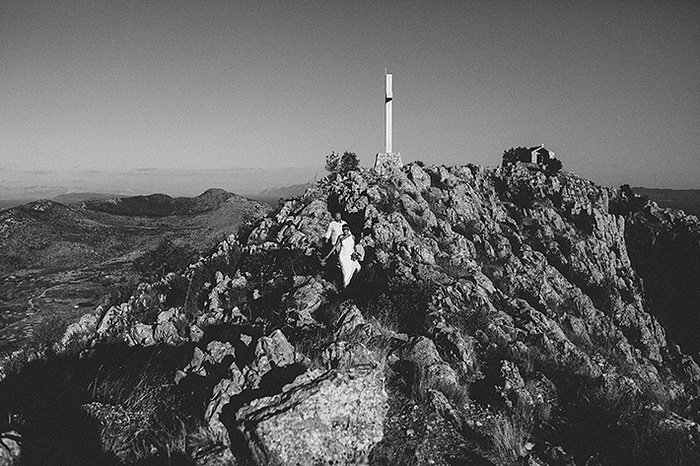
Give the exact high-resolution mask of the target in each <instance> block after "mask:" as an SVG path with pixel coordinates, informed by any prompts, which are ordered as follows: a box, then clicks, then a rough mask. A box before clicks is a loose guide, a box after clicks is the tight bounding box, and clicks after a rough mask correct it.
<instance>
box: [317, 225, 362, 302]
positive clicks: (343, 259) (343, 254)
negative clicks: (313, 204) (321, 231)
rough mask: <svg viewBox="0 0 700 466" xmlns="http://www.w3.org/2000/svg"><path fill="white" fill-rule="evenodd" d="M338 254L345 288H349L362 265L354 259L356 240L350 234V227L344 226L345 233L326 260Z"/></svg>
mask: <svg viewBox="0 0 700 466" xmlns="http://www.w3.org/2000/svg"><path fill="white" fill-rule="evenodd" d="M334 252H337V253H338V262H340V270H341V271H342V272H343V288H347V286H348V285H349V284H350V280H352V276H353V275H354V274H355V272H357V271H359V270H360V268H361V266H360V263H359V262H358V261H357V260H356V259H355V258H354V257H353V255H354V253H355V238H354V237H353V236H352V233H351V232H350V227H349V226H347V225H343V233H342V234H341V235H340V236H339V237H338V240H337V241H336V242H335V246H333V249H332V250H331V251H330V252H329V253H328V255H327V256H326V257H325V258H324V259H328V257H329V256H330V255H331V254H332V253H334Z"/></svg>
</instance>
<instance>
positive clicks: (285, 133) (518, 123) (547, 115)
mask: <svg viewBox="0 0 700 466" xmlns="http://www.w3.org/2000/svg"><path fill="white" fill-rule="evenodd" d="M385 67H386V68H387V69H388V70H389V72H391V73H393V75H394V150H397V151H400V152H401V153H402V156H403V159H404V161H406V162H409V161H413V160H422V161H424V162H426V163H440V164H447V165H453V164H465V163H470V162H471V163H477V164H480V165H487V166H495V165H497V164H498V163H499V162H500V159H501V155H502V153H503V151H504V150H505V149H508V148H510V147H513V146H519V145H526V146H529V145H536V144H539V143H544V144H545V145H546V146H547V147H548V148H549V149H550V150H553V151H554V152H555V153H556V155H557V157H558V158H560V159H561V160H562V162H563V164H564V168H565V169H567V170H570V171H572V172H575V173H577V174H579V175H581V176H585V177H588V178H591V179H593V180H594V181H596V182H598V183H601V184H604V185H609V186H618V185H620V184H622V183H629V184H631V185H633V186H634V185H644V186H649V187H671V188H700V150H699V149H698V148H699V147H700V76H699V75H700V2H698V1H697V0H688V1H684V0H676V1H662V0H658V1H644V0H634V1H586V0H581V1H567V0H556V1H486V0H484V1H457V0H455V1H440V0H424V1H411V0H400V1H377V0H374V1H354V0H352V1H349V0H345V1H335V0H328V1H294V0H287V1H274V2H273V1H263V0H252V1H248V0H236V1H223V0H221V1H215V0H186V1H185V0H182V1H179V0H172V1H164V0H2V1H1V2H0V164H1V167H0V168H4V169H14V170H80V169H86V170H110V169H114V170H116V169H120V170H129V169H136V168H177V169H198V168H209V169H210V168H240V167H260V168H275V169H279V168H280V167H297V168H299V167H310V169H311V170H313V169H320V170H322V166H323V163H324V157H325V155H326V154H327V153H329V152H330V151H332V150H335V151H344V150H351V151H355V152H357V154H358V155H359V156H360V159H361V161H362V163H363V164H364V165H367V166H369V165H371V164H372V163H373V160H374V154H375V153H376V152H378V151H380V150H382V148H383V146H384V140H383V138H384V128H383V124H384V123H383V122H384V119H383V112H384V106H383V92H384V89H383V86H384V78H383V74H384V69H385Z"/></svg>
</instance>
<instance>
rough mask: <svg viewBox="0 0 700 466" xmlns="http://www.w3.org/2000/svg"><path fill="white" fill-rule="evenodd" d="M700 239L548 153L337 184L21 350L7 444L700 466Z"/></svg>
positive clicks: (66, 451) (131, 451)
mask: <svg viewBox="0 0 700 466" xmlns="http://www.w3.org/2000/svg"><path fill="white" fill-rule="evenodd" d="M166 204H167V203H166ZM163 208H165V207H163ZM335 211H340V212H342V214H343V216H344V218H345V219H346V220H347V222H348V223H349V225H350V227H351V229H352V231H353V234H354V236H355V237H356V238H357V240H358V242H360V243H361V244H363V246H364V249H365V252H366V254H365V257H364V260H363V262H362V269H361V271H360V272H359V274H358V275H357V276H356V277H355V278H353V281H352V282H351V283H350V286H349V287H348V288H346V289H344V288H342V286H341V285H340V282H339V277H338V271H337V268H336V267H335V265H334V262H333V261H332V260H328V261H324V260H322V257H323V256H324V253H325V250H324V249H323V246H322V243H323V239H322V238H323V234H324V233H325V231H326V227H327V226H328V224H329V222H330V220H331V213H332V212H335ZM102 213H103V214H105V215H112V214H106V213H105V212H102ZM699 244H700V230H698V224H697V219H695V218H694V217H690V216H686V215H684V214H681V213H679V212H675V211H667V210H665V209H662V208H659V207H658V205H656V204H654V203H653V202H649V201H648V200H646V199H645V198H643V197H641V196H639V195H637V194H635V193H634V192H632V191H631V190H612V189H607V188H602V187H600V186H597V185H595V184H594V183H592V182H590V181H587V180H584V179H580V178H578V177H576V176H574V175H571V174H568V173H565V172H560V173H558V174H554V175H551V174H550V175H548V174H546V173H544V172H543V171H542V170H540V169H539V168H537V167H536V166H524V165H522V164H518V163H516V164H514V165H510V166H506V167H498V168H495V169H489V168H482V167H479V166H475V165H467V166H456V167H445V166H424V165H423V164H421V163H413V164H410V165H407V166H405V167H403V168H402V169H401V170H397V171H395V172H392V173H389V174H387V175H386V176H379V175H377V174H376V173H374V172H373V171H370V170H359V171H351V172H349V173H346V174H332V175H330V176H328V177H327V178H325V179H324V180H321V181H320V182H319V183H318V184H317V185H316V186H314V187H311V188H310V189H308V190H307V191H306V192H305V193H304V194H303V195H301V196H298V197H296V198H293V199H289V200H287V201H285V202H283V203H280V205H279V206H278V208H277V209H276V210H275V211H273V212H271V213H270V214H269V215H268V216H267V217H265V218H263V219H261V220H259V221H257V222H256V223H255V224H253V225H251V226H250V227H248V228H243V229H241V230H240V231H239V232H238V234H236V235H230V236H228V237H227V238H226V239H225V240H223V241H221V242H220V243H219V244H218V245H217V246H216V247H215V248H214V249H212V251H211V253H210V254H207V255H205V256H203V257H201V258H199V260H197V261H196V262H194V263H192V264H191V265H190V266H189V267H187V268H186V269H184V270H182V271H179V272H173V273H170V274H168V275H167V276H165V277H163V278H162V279H160V280H153V281H151V282H150V283H142V284H141V285H139V287H138V289H137V290H136V292H135V293H134V294H133V296H131V297H130V298H128V299H126V300H125V301H124V302H123V303H121V304H119V305H114V306H100V307H97V308H95V309H93V310H91V311H90V312H88V313H86V314H84V315H83V316H82V317H81V318H80V320H79V322H76V323H74V324H72V325H70V326H69V327H68V328H67V330H66V331H65V332H60V334H59V335H55V334H54V333H51V332H45V333H44V334H43V338H42V339H41V340H39V341H37V342H36V343H37V344H36V345H35V346H34V347H32V348H25V349H23V350H22V351H18V352H15V353H13V354H12V355H11V356H10V357H8V358H7V359H6V360H5V361H4V364H3V380H2V383H0V400H2V405H1V406H0V407H1V408H2V409H3V410H4V414H6V415H5V416H0V419H7V421H3V422H5V424H3V429H4V431H5V433H6V434H5V440H4V443H5V445H6V447H7V448H6V449H5V450H3V451H2V452H1V453H2V454H3V455H4V458H6V460H5V461H6V464H11V462H12V461H14V459H13V458H18V457H21V460H22V464H47V461H48V460H47V459H50V461H48V464H78V463H80V462H82V463H84V464H88V463H92V464H182V465H192V464H197V465H219V464H234V465H250V464H259V465H292V464H303V465H307V464H308V465H313V464H372V465H390V464H391V465H394V464H413V465H429V464H430V465H462V464H482V465H511V464H527V465H543V466H544V465H552V466H560V465H574V464H578V465H589V466H594V465H666V464H668V465H672V464H673V465H690V464H700V427H699V426H698V424H697V421H698V420H700V403H699V401H698V400H699V398H698V397H700V367H698V365H697V363H696V361H695V360H694V359H693V357H691V355H694V356H695V355H696V353H693V352H694V351H695V349H694V348H693V347H692V344H693V341H692V338H691V335H689V334H688V333H687V332H685V331H684V326H686V325H687V324H688V323H689V322H691V321H692V320H693V319H694V318H695V315H697V313H693V311H694V308H693V306H694V303H695V302H697V301H694V299H695V295H694V293H697V289H699V288H700V287H698V280H699V278H698V277H699V275H697V274H696V275H694V276H690V273H691V272H693V271H694V270H695V269H693V268H692V267H697V264H698V263H699V261H697V260H696V259H695V254H696V253H697V251H699V250H700V247H698V245H699ZM684 253H685V254H687V255H688V257H687V260H686V262H684V263H683V264H686V265H684V266H683V267H674V261H677V260H678V258H679V257H681V256H682V255H683V254H684ZM693 264H695V265H693ZM671 298H672V300H670V299H671ZM681 309H682V311H683V314H682V317H680V316H676V318H674V317H673V316H674V313H675V312H676V311H678V310H681ZM693 325H696V324H693ZM688 348H691V349H688ZM688 351H690V352H691V355H689V354H688ZM76 438H79V439H82V441H81V442H76V441H75V439H76Z"/></svg>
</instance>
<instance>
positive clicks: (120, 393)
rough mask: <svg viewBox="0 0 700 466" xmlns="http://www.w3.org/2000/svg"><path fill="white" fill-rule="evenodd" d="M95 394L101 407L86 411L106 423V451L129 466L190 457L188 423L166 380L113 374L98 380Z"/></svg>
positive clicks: (148, 372) (103, 439) (149, 372)
mask: <svg viewBox="0 0 700 466" xmlns="http://www.w3.org/2000/svg"><path fill="white" fill-rule="evenodd" d="M134 382H135V383H134ZM90 390H91V394H92V397H93V399H94V400H95V401H94V402H93V403H90V404H88V405H86V406H85V410H86V411H87V412H88V413H89V414H90V415H91V416H92V417H93V418H95V419H96V420H98V421H99V423H100V428H101V432H100V439H101V443H102V448H103V450H104V451H106V452H109V453H111V454H113V455H115V456H116V457H117V458H119V459H120V460H121V461H123V462H125V463H127V464H131V463H133V462H135V461H139V460H143V459H146V458H150V457H154V456H160V457H166V458H170V457H171V456H173V455H183V454H185V453H186V450H187V434H188V426H187V422H186V418H185V416H184V414H183V413H182V411H181V409H180V408H181V403H180V400H179V399H178V396H177V394H176V391H175V390H176V387H175V386H174V384H173V383H172V382H170V381H169V380H168V379H166V377H165V376H164V375H162V374H157V373H156V372H155V371H152V370H150V369H149V368H148V367H146V368H145V369H144V370H143V372H142V373H141V374H140V375H139V376H138V377H137V378H136V379H135V378H134V377H133V376H129V375H128V374H125V375H120V374H118V373H116V372H112V373H110V374H107V375H105V376H98V377H97V378H96V379H95V380H94V381H93V383H92V384H91V386H90Z"/></svg>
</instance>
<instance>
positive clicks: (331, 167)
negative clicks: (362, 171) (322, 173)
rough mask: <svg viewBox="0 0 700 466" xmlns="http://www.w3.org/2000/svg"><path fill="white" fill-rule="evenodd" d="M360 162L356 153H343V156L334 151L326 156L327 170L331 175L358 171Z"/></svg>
mask: <svg viewBox="0 0 700 466" xmlns="http://www.w3.org/2000/svg"><path fill="white" fill-rule="evenodd" d="M359 167H360V160H359V159H358V158H357V154H356V153H354V152H348V151H345V152H343V155H340V154H339V153H337V152H335V151H333V152H331V153H330V154H329V155H327V156H326V170H327V171H328V172H330V173H347V172H349V171H352V170H357V169H358V168H359Z"/></svg>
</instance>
